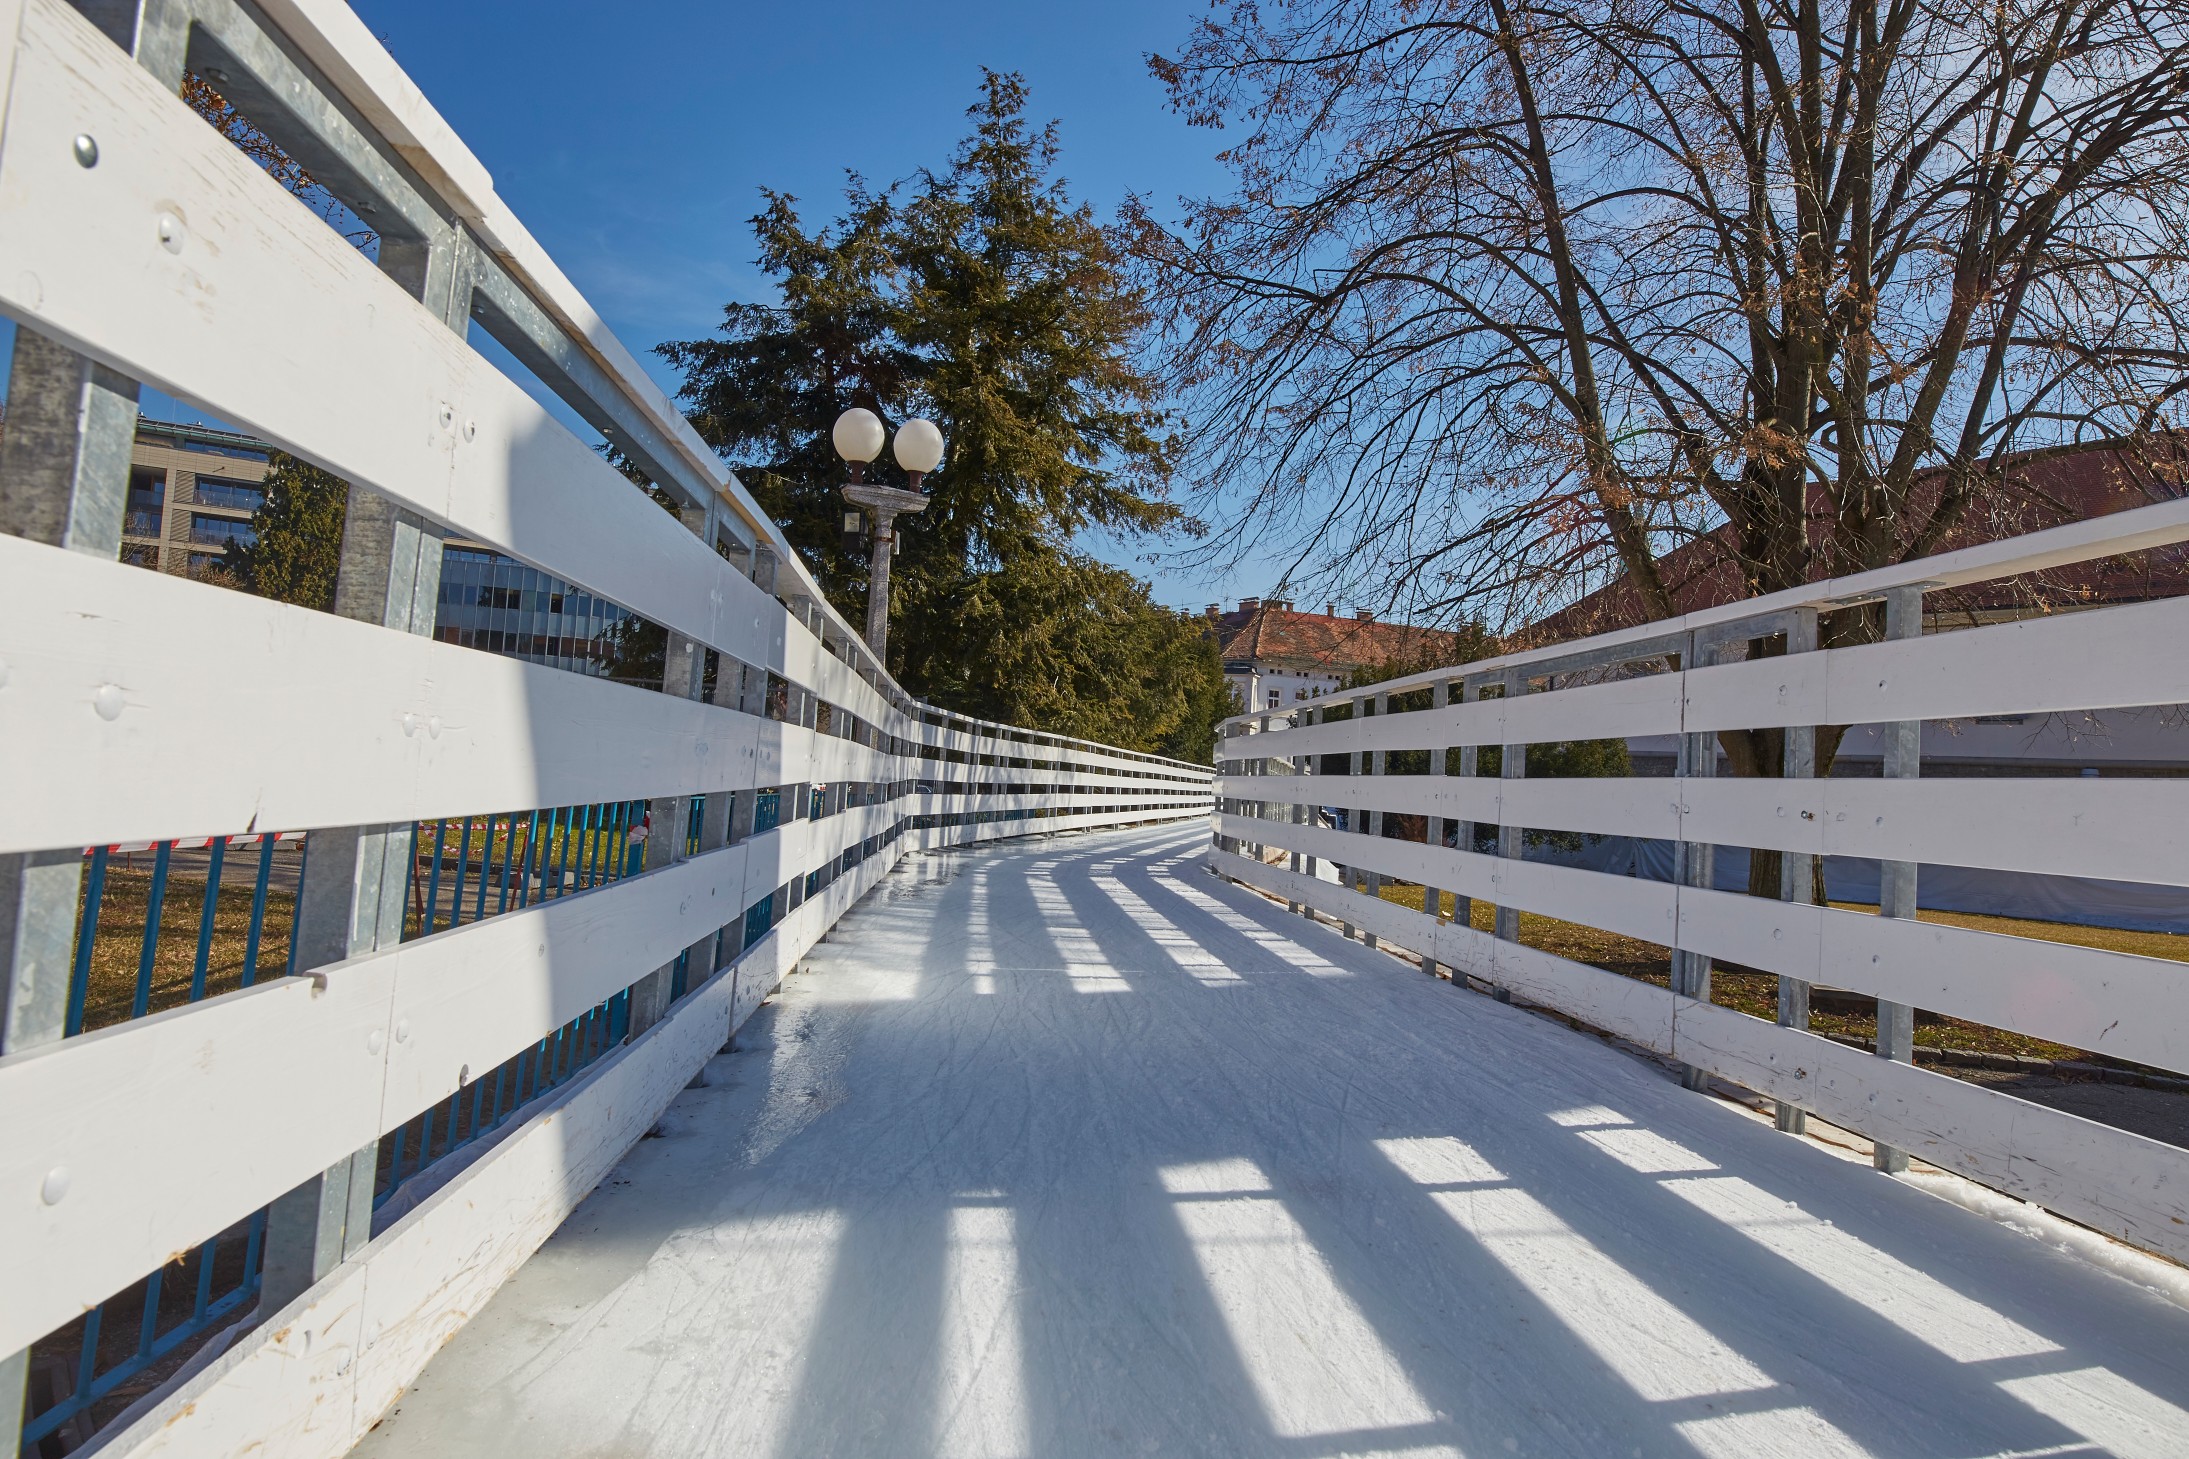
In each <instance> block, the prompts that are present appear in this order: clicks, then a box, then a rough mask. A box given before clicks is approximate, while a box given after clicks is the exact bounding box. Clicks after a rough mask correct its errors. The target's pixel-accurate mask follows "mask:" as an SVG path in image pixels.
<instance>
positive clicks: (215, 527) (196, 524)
mask: <svg viewBox="0 0 2189 1459" xmlns="http://www.w3.org/2000/svg"><path fill="white" fill-rule="evenodd" d="M190 540H191V541H192V542H195V543H197V544H198V545H199V546H201V547H226V546H227V545H228V544H229V543H231V542H233V543H235V544H236V545H237V546H239V547H249V546H250V545H251V544H252V543H254V542H256V541H258V534H257V533H256V532H253V531H252V530H251V524H250V523H249V522H238V521H236V520H234V519H233V518H231V517H209V516H206V515H205V514H204V513H202V512H193V513H191V514H190Z"/></svg>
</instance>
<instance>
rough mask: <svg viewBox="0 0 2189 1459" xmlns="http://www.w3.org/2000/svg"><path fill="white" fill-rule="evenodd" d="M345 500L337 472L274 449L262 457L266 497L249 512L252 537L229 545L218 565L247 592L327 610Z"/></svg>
mask: <svg viewBox="0 0 2189 1459" xmlns="http://www.w3.org/2000/svg"><path fill="white" fill-rule="evenodd" d="M349 503H350V489H349V486H348V484H347V483H345V482H344V481H343V480H342V479H341V478H340V477H337V476H333V475H330V474H329V473H327V472H325V471H322V470H320V469H319V468H318V467H316V466H313V465H311V464H310V463H308V462H304V461H299V460H298V459H297V458H296V457H294V456H291V455H290V454H289V453H288V452H286V451H276V452H274V453H273V454H272V455H271V456H270V457H269V458H268V461H267V471H266V499H265V500H264V501H263V502H261V503H260V504H259V508H258V510H257V511H256V512H253V513H252V514H251V531H252V533H253V534H254V535H255V540H254V541H253V542H252V543H251V545H250V546H248V547H241V546H234V545H231V546H230V547H229V548H228V550H227V552H226V553H225V554H223V557H222V565H223V566H225V567H226V568H227V569H228V570H229V571H230V572H231V573H233V574H234V576H235V579H236V581H237V582H238V584H239V585H240V586H242V588H243V589H244V590H245V591H247V592H253V593H257V594H258V595H259V596H261V597H265V598H278V599H280V600H281V601H282V602H284V603H296V604H299V605H301V606H303V607H306V608H318V609H321V610H323V611H331V610H332V609H333V608H334V584H335V575H336V573H337V571H338V570H339V569H340V567H341V564H342V522H343V519H344V518H345V517H347V516H348V515H349Z"/></svg>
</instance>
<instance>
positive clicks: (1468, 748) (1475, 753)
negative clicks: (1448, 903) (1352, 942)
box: [1452, 678, 1488, 988]
mask: <svg viewBox="0 0 2189 1459" xmlns="http://www.w3.org/2000/svg"><path fill="white" fill-rule="evenodd" d="M1487 683H1488V680H1486V679H1482V678H1465V679H1461V680H1460V681H1459V682H1458V689H1459V702H1460V703H1461V704H1473V703H1475V702H1476V701H1477V700H1479V699H1481V698H1482V690H1483V687H1484V686H1485V685H1486V684H1487ZM1481 758H1482V757H1481V750H1480V747H1479V746H1476V745H1461V746H1460V747H1459V773H1460V776H1461V778H1462V779H1466V780H1473V779H1475V778H1476V772H1477V770H1478V769H1479V768H1480V764H1481ZM1452 849H1453V850H1455V851H1463V852H1466V853H1467V854H1468V855H1470V856H1471V855H1473V854H1474V849H1475V823H1474V822H1473V821H1464V820H1462V821H1454V822H1452ZM1452 924H1453V925H1454V926H1456V927H1468V928H1471V927H1473V926H1474V925H1475V904H1474V898H1472V897H1465V896H1461V895H1460V894H1459V893H1458V892H1453V893H1452ZM1452 986H1453V987H1455V988H1464V987H1466V986H1467V974H1466V973H1465V972H1464V971H1462V970H1461V969H1460V968H1458V967H1454V968H1453V969H1452Z"/></svg>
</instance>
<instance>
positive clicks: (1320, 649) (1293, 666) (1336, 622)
mask: <svg viewBox="0 0 2189 1459" xmlns="http://www.w3.org/2000/svg"><path fill="white" fill-rule="evenodd" d="M1208 620H1209V626H1210V628H1211V629H1212V630H1214V632H1215V633H1216V636H1217V642H1218V643H1219V644H1220V645H1221V646H1222V649H1223V655H1224V678H1225V680H1226V681H1227V682H1229V683H1230V684H1231V686H1232V690H1233V692H1234V693H1235V694H1236V695H1237V696H1238V699H1239V703H1240V705H1241V706H1242V707H1244V708H1249V709H1260V710H1269V709H1289V708H1290V707H1291V706H1293V705H1294V704H1297V703H1299V702H1301V701H1303V700H1308V699H1319V698H1321V697H1322V696H1323V695H1325V694H1328V693H1331V692H1332V691H1334V690H1336V689H1337V688H1338V686H1339V685H1340V684H1342V683H1343V682H1344V681H1345V679H1346V676H1347V675H1349V674H1351V673H1353V672H1354V671H1355V670H1357V669H1363V668H1372V667H1374V668H1380V667H1382V666H1383V665H1386V664H1405V665H1414V664H1425V663H1456V662H1457V661H1458V659H1459V635H1458V634H1455V633H1445V632H1442V631H1439V630H1437V629H1433V628H1416V627H1414V626H1413V625H1412V624H1409V623H1381V622H1378V621H1377V620H1376V618H1375V616H1374V615H1373V614H1371V613H1370V612H1369V611H1368V610H1367V609H1365V608H1363V609H1358V610H1356V611H1355V612H1354V613H1353V614H1352V615H1351V616H1349V617H1348V616H1341V615H1340V614H1339V612H1338V605H1337V604H1335V603H1332V604H1330V605H1329V607H1328V610H1327V611H1326V612H1322V613H1302V612H1299V611H1298V610H1297V609H1295V608H1294V607H1293V606H1292V603H1291V601H1290V600H1289V599H1285V598H1269V599H1266V600H1265V599H1262V598H1242V599H1240V600H1239V606H1238V608H1237V609H1235V610H1234V611H1232V612H1229V613H1225V612H1222V611H1220V609H1219V608H1218V605H1216V604H1214V603H1211V604H1209V606H1208Z"/></svg>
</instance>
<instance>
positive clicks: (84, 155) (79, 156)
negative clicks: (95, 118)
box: [69, 132, 99, 169]
mask: <svg viewBox="0 0 2189 1459" xmlns="http://www.w3.org/2000/svg"><path fill="white" fill-rule="evenodd" d="M69 150H70V151H71V152H73V153H75V154H76V165H77V166H78V167H82V168H86V169H89V168H93V167H97V166H98V165H99V141H98V138H96V137H94V136H92V135H91V134H90V133H89V132H78V133H77V134H76V142H75V145H74V146H72V147H70V148H69Z"/></svg>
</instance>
